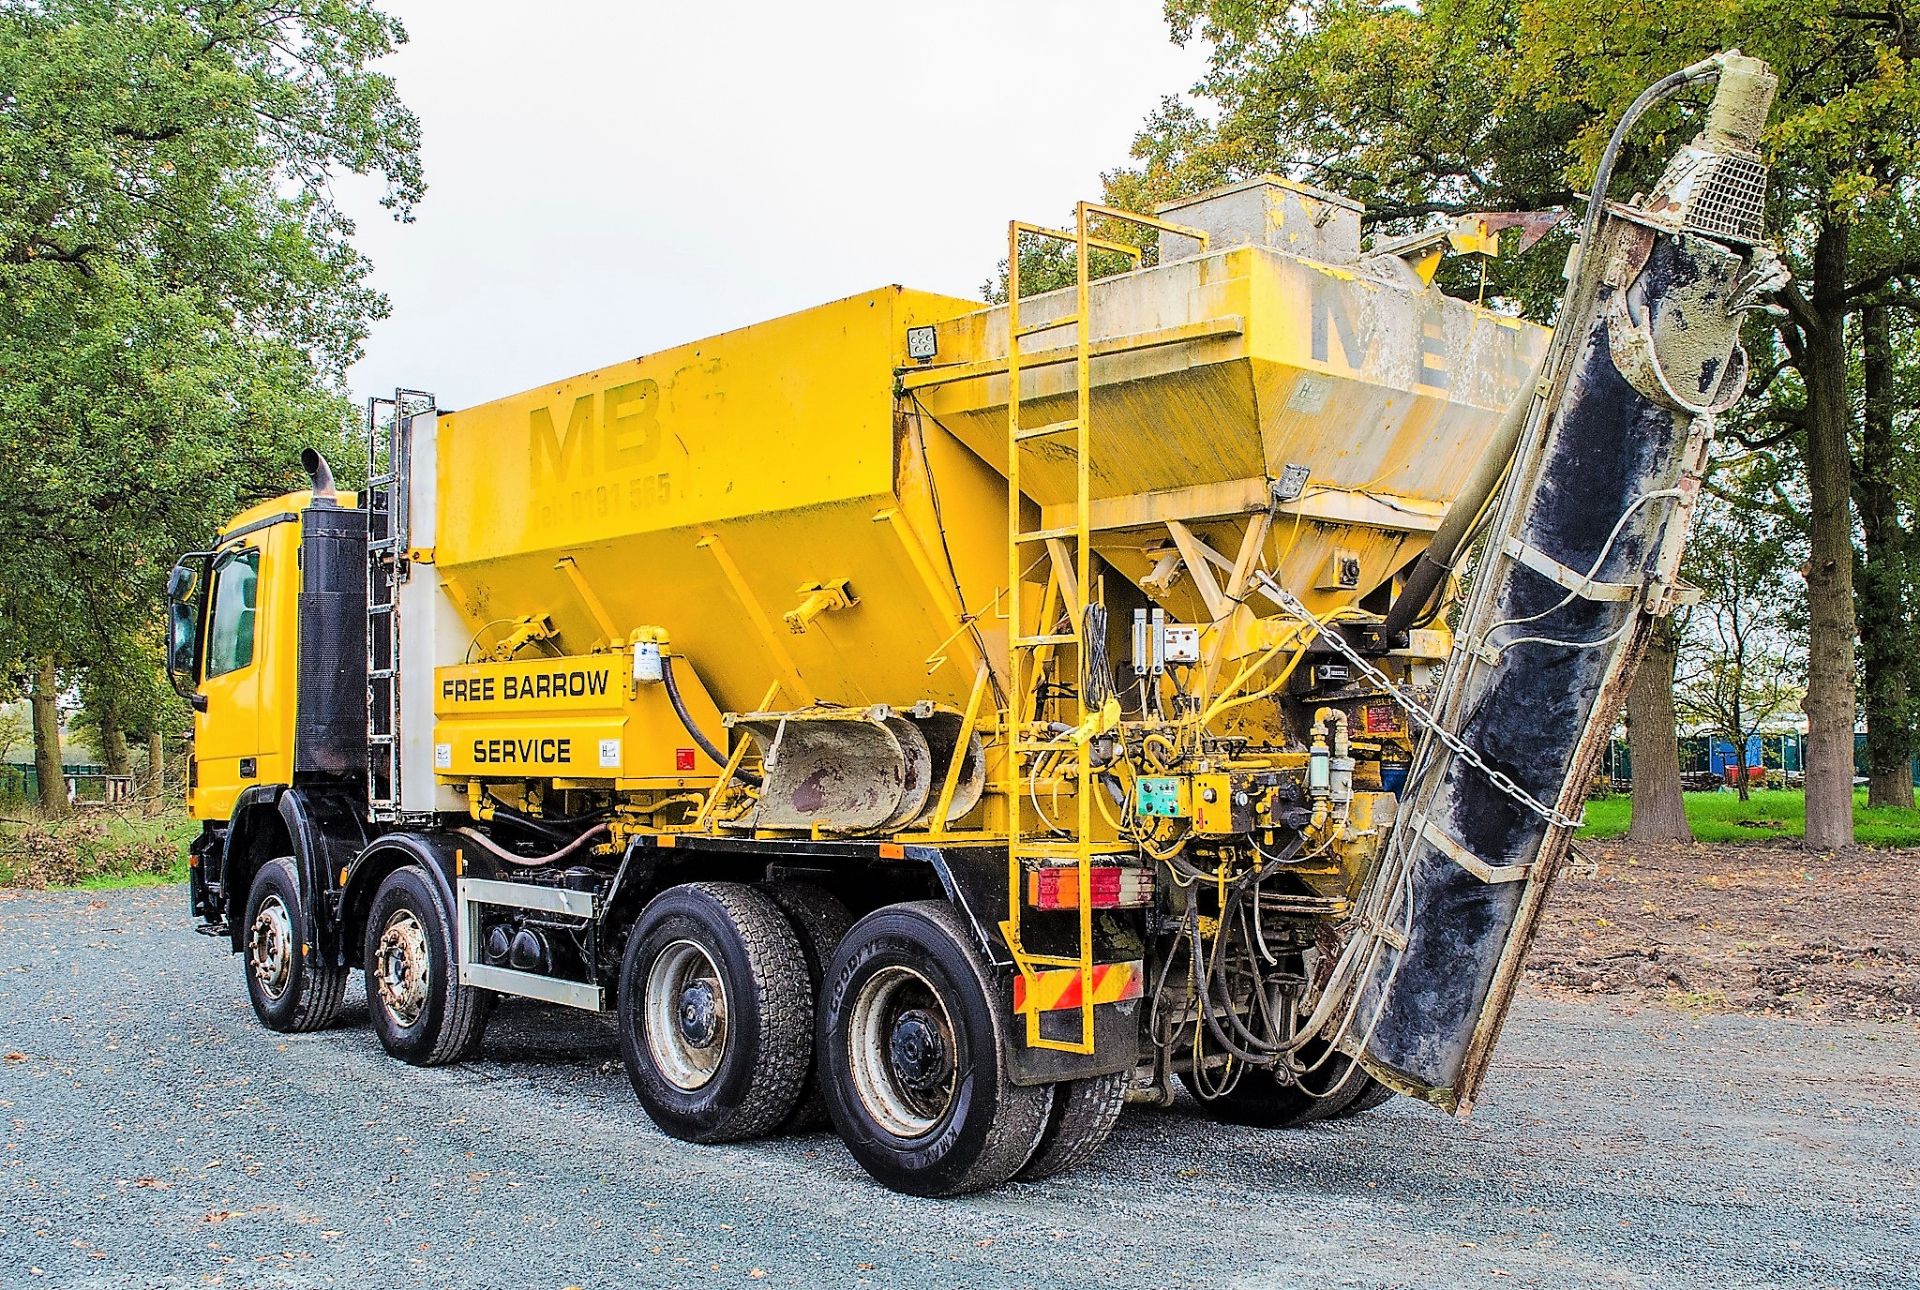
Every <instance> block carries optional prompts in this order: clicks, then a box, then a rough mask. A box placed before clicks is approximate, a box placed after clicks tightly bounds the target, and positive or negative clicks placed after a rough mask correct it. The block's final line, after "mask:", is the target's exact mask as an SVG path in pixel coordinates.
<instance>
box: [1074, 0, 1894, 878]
mask: <svg viewBox="0 0 1920 1290" xmlns="http://www.w3.org/2000/svg"><path fill="white" fill-rule="evenodd" d="M1168 15H1169V19H1170V21H1171V23H1172V26H1173V30H1174V34H1175V38H1176V39H1180V40H1185V39H1189V38H1192V37H1194V36H1196V35H1197V36H1201V37H1204V38H1205V39H1206V40H1207V41H1208V43H1209V44H1210V46H1211V47H1212V55H1211V60H1210V67H1209V71H1208V74H1207V76H1206V78H1205V79H1203V80H1202V82H1201V83H1200V85H1199V86H1198V87H1197V91H1198V93H1199V94H1200V95H1201V96H1202V97H1203V98H1206V99H1208V100H1211V102H1212V105H1213V107H1214V109H1215V111H1214V112H1213V114H1212V116H1211V119H1209V118H1208V117H1205V116H1202V115H1201V114H1199V113H1196V112H1194V111H1193V110H1191V109H1189V108H1186V107H1184V106H1182V105H1179V104H1169V105H1166V106H1163V108H1162V109H1161V110H1160V111H1159V112H1158V113H1156V114H1155V116H1154V117H1153V118H1151V119H1150V120H1149V121H1148V123H1147V127H1146V129H1145V130H1144V131H1143V133H1142V134H1141V136H1140V138H1139V139H1138V140H1137V142H1136V144H1135V147H1134V157H1135V160H1136V162H1137V163H1138V164H1137V165H1136V166H1135V167H1134V168H1132V169H1127V170H1122V171H1119V172H1116V174H1114V175H1112V176H1110V177H1109V182H1108V195H1109V198H1110V199H1111V200H1114V201H1116V202H1122V203H1124V202H1129V201H1131V202H1135V203H1140V204H1146V203H1150V202H1152V201H1154V200H1159V199H1163V198H1164V197H1166V196H1170V195H1172V194H1173V193H1175V192H1185V191H1192V190H1193V189H1194V188H1196V187H1200V186H1204V185H1205V184H1207V183H1211V182H1218V181H1220V180H1224V179H1239V178H1245V177H1249V176H1251V175H1253V174H1255V173H1258V172H1260V171H1262V170H1276V171H1280V172H1282V173H1286V174H1290V175H1292V176H1294V177H1295V178H1300V179H1306V180H1309V181H1312V182H1318V183H1323V184H1327V185H1330V186H1335V187H1339V188H1342V189H1344V190H1345V191H1347V192H1349V193H1350V194H1351V195H1353V196H1357V197H1360V198H1362V199H1364V200H1366V201H1367V202H1368V203H1369V204H1370V205H1371V206H1373V207H1374V208H1375V211H1374V218H1375V219H1376V220H1385V221H1391V220H1394V219H1396V218H1407V217H1418V216H1425V215H1431V214H1435V213H1451V212H1456V211H1467V210H1475V209H1488V210H1512V209H1525V208H1534V207H1543V206H1561V205H1565V204H1567V203H1568V202H1569V201H1571V200H1573V199H1574V197H1575V195H1576V194H1578V193H1579V191H1580V189H1581V187H1582V185H1583V184H1584V183H1585V182H1586V181H1587V180H1588V179H1589V178H1590V176H1591V175H1592V173H1593V167H1594V163H1595V161H1596V159H1597V157H1598V154H1599V152H1600V150H1601V147H1602V145H1603V144H1604V141H1605V139H1606V137H1607V135H1608V133H1609V132H1610V130H1611V129H1612V126H1613V123H1614V121H1615V120H1617V119H1618V117H1619V115H1620V112H1621V111H1622V109H1623V108H1624V107H1625V106H1626V104H1627V103H1628V101H1629V100H1631V99H1632V98H1633V97H1634V96H1635V95H1636V94H1637V93H1638V92H1639V91H1640V90H1641V89H1642V88H1644V87H1645V86H1646V85H1648V84H1649V83H1651V82H1652V81H1653V80H1655V79H1657V78H1658V77H1660V76H1663V75H1665V74H1666V73H1668V72H1671V71H1674V70H1676V69H1678V68H1680V67H1683V66H1685V65H1687V64H1689V63H1692V62H1694V61H1695V60H1697V59H1699V58H1701V57H1703V56H1705V55H1707V54H1710V53H1712V52H1713V51H1715V50H1717V49H1722V48H1727V47H1731V46H1735V45H1738V46H1739V47H1741V48H1742V49H1744V50H1745V51H1746V52H1747V53H1749V54H1754V55H1757V56H1759V57H1761V58H1764V59H1766V60H1767V61H1768V62H1769V63H1770V64H1771V65H1772V66H1773V67H1774V69H1775V71H1776V72H1777V73H1779V75H1780V78H1781V88H1780V96H1779V100H1778V104H1777V106H1776V108H1775V111H1774V116H1773V124H1772V126H1771V127H1770V130H1769V133H1768V138H1769V151H1770V161H1771V163H1772V188H1771V194H1770V206H1771V211H1770V214H1771V218H1772V225H1773V227H1774V228H1775V229H1777V230H1778V231H1779V235H1780V239H1781V242H1782V248H1783V251H1784V254H1785V256H1786V258H1787V260H1788V262H1789V264H1790V265H1791V266H1792V267H1793V269H1794V271H1795V273H1796V275H1797V279H1798V281H1797V283H1796V285H1794V286H1793V287H1791V288H1789V289H1788V290H1787V291H1786V292H1785V293H1784V294H1783V301H1784V303H1785V305H1786V306H1787V309H1788V313H1787V315H1786V316H1785V317H1783V318H1780V319H1779V320H1777V322H1776V323H1774V324H1773V325H1772V334H1771V335H1769V334H1767V330H1766V329H1767V324H1765V323H1764V322H1756V323H1753V324H1750V326H1749V330H1748V342H1749V345H1750V347H1752V348H1753V349H1754V351H1755V357H1756V368H1757V369H1758V370H1760V371H1761V372H1762V373H1763V376H1762V379H1760V380H1757V381H1756V387H1757V392H1759V393H1764V394H1767V395H1768V397H1769V398H1770V399H1771V400H1772V403H1771V404H1770V412H1771V413H1772V415H1771V416H1770V418H1769V432H1768V433H1769V435H1770V436H1772V443H1774V444H1777V443H1779V442H1781V441H1783V440H1784V439H1786V438H1788V437H1792V438H1795V439H1797V440H1798V445H1799V447H1800V450H1801V451H1800V456H1801V459H1802V460H1803V461H1804V463H1805V466H1806V474H1807V494H1808V497H1807V511H1806V519H1807V534H1808V567H1807V585H1808V600H1807V604H1808V615H1809V622H1810V627H1809V631H1810V636H1811V641H1810V648H1809V649H1808V651H1807V658H1808V660H1809V662H1808V676H1807V687H1806V698H1805V700H1804V704H1805V708H1806V712H1807V716H1808V721H1809V727H1810V729H1809V736H1808V779H1807V798H1808V801H1807V841H1808V843H1809V844H1810V845H1813V846H1818V847H1831V846H1838V845H1844V844H1846V843H1848V842H1850V841H1851V840H1852V836H1853V821H1852V768H1853V759H1852V745H1853V725H1854V713H1855V703H1854V698H1855V696H1854V666H1853V658H1854V639H1855V629H1854V593H1853V586H1852V575H1853V551H1852V536H1853V523H1852V515H1851V512H1850V508H1849V500H1850V493H1851V475H1852V459H1851V453H1850V443H1849V432H1850V430H1851V429H1852V412H1851V406H1850V398H1849V395H1850V383H1849V357H1850V354H1849V344H1848V341H1849V335H1848V323H1849V320H1850V319H1851V318H1853V317H1854V316H1855V315H1857V314H1858V313H1859V312H1860V311H1861V310H1862V309H1863V308H1864V307H1865V305H1866V303H1867V301H1868V300H1870V299H1871V298H1872V297H1873V296H1874V294H1875V293H1876V292H1878V291H1881V290H1883V289H1884V288H1886V287H1887V286H1888V285H1889V284H1890V283H1893V282H1895V281H1897V280H1899V279H1901V278H1903V277H1905V276H1908V275H1911V274H1914V273H1920V258H1916V254H1917V253H1920V247H1916V246H1915V245H1913V244H1910V243H1904V242H1902V241H1900V240H1898V239H1887V238H1881V237H1877V236H1875V237H1868V236H1863V235H1861V234H1860V231H1859V230H1860V228H1861V227H1862V225H1863V221H1866V220H1867V219H1868V217H1869V215H1870V214H1871V213H1872V212H1874V211H1875V210H1876V208H1881V209H1882V211H1883V213H1884V207H1885V206H1886V205H1887V204H1888V203H1889V202H1891V201H1894V200H1896V199H1897V198H1898V197H1900V195H1902V194H1904V193H1905V192H1906V191H1907V190H1908V188H1909V187H1910V186H1911V183H1912V181H1913V180H1914V178H1915V176H1916V174H1917V173H1920V129H1916V122H1917V121H1920V82H1915V81H1914V80H1912V79H1911V78H1910V77H1909V74H1908V64H1909V62H1910V60H1911V59H1912V57H1913V56H1914V54H1915V53H1916V42H1920V24H1915V23H1914V22H1912V21H1911V20H1910V18H1909V16H1908V14H1907V12H1906V10H1905V7H1904V5H1903V4H1894V5H1889V6H1883V7H1874V6H1857V5H1854V4H1852V3H1851V0H1792V2H1791V3H1789V2H1787V0H1673V2H1672V3H1668V4H1663V5H1660V6H1657V7H1651V8H1649V7H1640V8H1635V7H1632V6H1627V7H1622V6H1620V5H1618V4H1615V3H1612V2H1611V0H1551V2H1549V0H1432V2H1431V3H1427V4H1423V5H1421V6H1418V7H1417V8H1416V7H1413V6H1402V5H1397V4H1392V3H1387V0H1315V2H1314V3H1292V2H1289V0H1171V2H1170V3H1169V6H1168ZM1689 111H1690V109H1689V108H1688V107H1687V106H1686V105H1685V104H1684V103H1675V104H1671V105H1669V106H1667V107H1666V108H1664V109H1661V110H1659V111H1657V112H1655V113H1653V114H1651V115H1650V116H1649V118H1648V119H1647V121H1646V122H1645V123H1644V124H1643V127H1642V128H1641V130H1640V131H1639V132H1638V133H1637V134H1636V136H1635V138H1634V139H1633V140H1631V141H1630V146H1629V147H1628V149H1627V150H1626V153H1625V154H1624V155H1623V158H1622V165H1621V169H1620V179H1619V182H1618V185H1617V186H1618V188H1619V189H1620V190H1622V191H1630V190H1631V189H1632V188H1634V187H1644V186H1645V184H1646V182H1647V181H1648V180H1649V179H1650V178H1651V175H1650V173H1649V170H1648V163H1649V162H1650V161H1652V160H1653V159H1656V158H1660V157H1664V156H1665V155H1667V154H1668V153H1669V152H1670V151H1671V149H1672V146H1673V144H1674V143H1675V142H1676V136H1680V137H1684V135H1685V134H1686V133H1689V132H1690V127H1689V125H1688V123H1687V121H1686V116H1687V113H1688V112H1689ZM1887 223H1888V221H1886V220H1885V219H1884V218H1881V219H1879V220H1878V222H1877V224H1875V225H1873V226H1874V227H1879V226H1884V225H1886V224H1887ZM1543 267H1545V268H1546V269H1548V270H1549V271H1550V270H1551V269H1557V268H1558V265H1557V264H1553V263H1552V262H1551V260H1550V259H1545V260H1543V259H1542V258H1541V257H1535V258H1534V260H1533V263H1532V265H1531V266H1530V267H1527V266H1522V265H1520V264H1517V263H1516V264H1507V265H1502V266H1498V267H1497V268H1496V269H1495V271H1494V277H1493V278H1492V279H1490V283H1489V286H1490V289H1491V290H1492V291H1493V292H1494V293H1495V294H1496V295H1498V294H1499V293H1502V292H1504V293H1506V294H1507V295H1508V296H1509V297H1510V298H1511V299H1512V300H1514V301H1515V302H1516V303H1518V304H1520V305H1522V306H1523V307H1526V308H1528V309H1529V310H1530V311H1533V312H1535V314H1536V316H1538V313H1539V311H1540V310H1541V309H1543V308H1545V307H1547V304H1546V302H1547V300H1549V299H1550V298H1551V296H1552V295H1553V294H1554V292H1553V290H1552V284H1551V282H1550V281H1546V282H1543V280H1542V277H1541V273H1542V269H1543ZM1787 372H1790V373H1791V374H1792V378H1793V379H1791V380H1779V379H1778V377H1779V376H1780V374H1781V373H1787ZM1753 445H1760V446H1771V444H1769V443H1768V441H1767V437H1765V436H1763V438H1761V439H1757V440H1754V441H1753V443H1752V444H1751V445H1749V446H1753Z"/></svg>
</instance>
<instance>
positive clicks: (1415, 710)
mask: <svg viewBox="0 0 1920 1290" xmlns="http://www.w3.org/2000/svg"><path fill="white" fill-rule="evenodd" d="M1259 576H1260V579H1261V581H1262V582H1263V583H1265V585H1266V587H1267V590H1268V591H1269V592H1271V593H1272V595H1273V598H1274V599H1275V600H1276V601H1278V602H1279V605H1280V607H1281V608H1282V609H1284V610H1286V611H1287V612H1288V613H1290V614H1292V615H1293V616H1294V617H1295V618H1298V619H1299V620H1300V621H1301V622H1303V623H1306V624H1307V625H1308V626H1309V627H1312V628H1313V630H1314V631H1315V633H1317V634H1318V635H1319V637H1320V639H1322V640H1324V641H1326V642H1327V643H1328V644H1329V645H1331V646H1333V648H1334V649H1335V650H1336V651H1337V652H1338V653H1340V654H1341V655H1342V656H1344V657H1345V658H1346V660H1347V661H1348V662H1349V663H1351V664H1353V665H1354V666H1355V667H1357V668H1359V669H1360V672H1361V674H1362V675H1364V676H1365V677H1366V678H1367V679H1368V680H1369V681H1372V682H1373V683H1374V684H1375V685H1377V686H1379V687H1380V688H1381V689H1383V690H1385V691H1386V692H1387V693H1388V694H1389V695H1390V696H1392V698H1393V701H1394V702H1395V703H1397V704H1399V705H1400V706H1401V707H1402V708H1405V709H1406V711H1407V714H1408V715H1409V716H1411V717H1412V718H1413V719H1414V720H1415V721H1417V722H1418V723H1419V724H1420V725H1422V726H1424V727H1425V728H1426V729H1427V730H1428V731H1430V732H1431V733H1432V735H1433V737H1434V738H1436V739H1438V740H1439V741H1440V742H1441V743H1443V744H1445V745H1446V746H1447V748H1448V749H1449V750H1450V751H1451V752H1452V753H1453V754H1454V756H1456V757H1458V758H1460V759H1461V760H1462V761H1464V762H1466V763H1467V765H1469V766H1472V767H1474V768H1475V769H1476V770H1478V771H1479V772H1480V773H1481V774H1483V775H1485V776H1486V777H1487V781H1488V782H1489V783H1491V784H1492V785H1493V786H1494V787H1495V788H1497V789H1499V790H1500V791H1501V792H1502V793H1505V794H1506V795H1507V796H1508V797H1511V798H1512V799H1513V800H1514V801H1516V802H1518V803H1520V805H1522V806H1524V807H1526V808H1527V809H1528V810H1529V811H1532V812H1533V813H1534V814H1535V815H1537V816H1539V817H1540V818H1541V819H1543V820H1545V821H1546V822H1547V823H1549V824H1554V825H1558V826H1559V827H1561V828H1563V829H1577V828H1579V827H1580V826H1581V825H1582V824H1584V823H1586V818H1585V816H1586V812H1585V811H1582V812H1581V814H1580V816H1578V817H1574V816H1569V815H1563V814H1561V813H1560V812H1559V811H1557V810H1555V809H1554V808H1553V807H1551V806H1548V805H1547V804H1546V803H1544V802H1542V801H1540V800H1539V799H1538V798H1536V797H1534V795H1533V794H1531V793H1529V792H1527V790H1526V789H1524V788H1522V787H1520V785H1518V784H1516V783H1514V781H1513V778H1512V777H1511V776H1509V775H1508V774H1506V773H1505V772H1504V771H1501V770H1497V769H1495V768H1494V767H1492V766H1489V765H1488V764H1487V763H1486V762H1485V761H1484V760H1482V759H1481V756H1480V754H1479V753H1477V752H1475V751H1474V750H1473V749H1472V748H1470V747H1468V745H1467V742H1466V741H1465V740H1464V739H1462V738H1460V736H1458V735H1456V734H1454V733H1453V732H1452V731H1451V730H1448V729H1447V728H1446V727H1445V726H1443V725H1442V724H1441V722H1440V718H1438V717H1436V716H1435V715H1434V714H1433V713H1431V712H1429V711H1427V709H1426V708H1425V707H1423V706H1422V705H1421V703H1420V701H1419V700H1418V699H1416V698H1414V697H1413V696H1412V695H1411V694H1408V693H1407V692H1406V691H1405V690H1402V689H1401V688H1400V687H1399V686H1397V685H1395V684H1394V683H1393V680H1392V679H1391V678H1390V677H1388V676H1387V674H1386V673H1384V672H1382V671H1381V670H1380V669H1379V668H1377V667H1375V666H1374V665H1373V664H1372V663H1369V662H1368V661H1367V660H1366V659H1364V658H1362V657H1361V656H1360V653H1359V651H1358V650H1356V649H1354V648H1353V647H1352V646H1351V645H1349V644H1347V642H1346V640H1345V638H1343V637H1342V636H1341V635H1340V634H1339V633H1338V632H1336V631H1334V630H1332V629H1331V628H1329V627H1328V626H1327V625H1326V624H1325V623H1323V622H1321V621H1320V620H1319V619H1318V618H1316V617H1314V614H1313V611H1312V610H1310V609H1308V608H1307V607H1306V606H1305V605H1303V604H1301V603H1300V600H1299V598H1298V597H1296V596H1295V595H1294V594H1293V593H1292V592H1290V591H1288V590H1287V589H1286V588H1285V587H1282V586H1281V585H1280V584H1279V583H1277V582H1275V581H1274V580H1273V579H1272V577H1270V576H1268V575H1266V574H1261V575H1259Z"/></svg>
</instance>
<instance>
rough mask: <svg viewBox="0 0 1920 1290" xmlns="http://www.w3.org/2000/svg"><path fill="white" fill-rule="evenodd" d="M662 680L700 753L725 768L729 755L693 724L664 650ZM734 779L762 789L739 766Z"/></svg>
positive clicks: (753, 777) (661, 656) (734, 773)
mask: <svg viewBox="0 0 1920 1290" xmlns="http://www.w3.org/2000/svg"><path fill="white" fill-rule="evenodd" d="M660 679H661V680H662V681H665V682H666V684H667V702H668V703H671V704H672V705H673V715H674V716H676V717H678V718H680V724H681V725H682V726H684V727H686V731H687V735H688V737H689V738H691V739H692V740H693V742H695V743H696V744H699V745H700V751H701V752H703V753H705V754H706V755H707V756H708V757H711V758H712V759H713V762H714V764H715V765H717V766H725V765H726V764H727V761H728V760H729V759H728V757H727V755H726V754H725V753H723V752H721V751H720V746H719V745H718V744H716V743H714V742H713V740H711V739H709V738H707V736H706V735H705V734H704V733H702V731H701V729H700V727H698V726H696V725H694V724H693V717H692V715H691V714H690V713H688V711H687V705H686V703H685V702H684V701H683V700H682V699H681V698H680V686H679V685H678V684H677V683H676V682H675V681H674V679H673V659H672V657H671V656H670V655H668V654H667V653H666V652H665V651H664V650H663V651H661V654H660ZM733 777H734V778H735V779H737V780H739V781H740V782H741V783H742V784H747V785H750V786H751V787H753V788H758V787H760V777H759V776H758V775H755V774H752V773H751V772H748V771H744V770H741V769H740V768H739V767H738V766H736V767H734V768H733Z"/></svg>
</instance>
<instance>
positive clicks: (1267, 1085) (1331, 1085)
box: [1180, 1040, 1374, 1129]
mask: <svg viewBox="0 0 1920 1290" xmlns="http://www.w3.org/2000/svg"><path fill="white" fill-rule="evenodd" d="M1326 1053H1327V1049H1326V1045H1325V1044H1323V1043H1320V1042H1319V1041H1318V1040H1315V1041H1312V1042H1310V1043H1308V1044H1307V1045H1306V1047H1305V1048H1303V1049H1301V1051H1300V1053H1299V1054H1298V1058H1299V1061H1300V1062H1301V1064H1303V1065H1305V1066H1308V1067H1311V1068H1312V1069H1310V1070H1308V1071H1306V1072H1304V1073H1302V1074H1301V1075H1300V1077H1299V1079H1298V1081H1297V1082H1295V1083H1281V1082H1280V1080H1278V1079H1276V1078H1275V1077H1274V1074H1273V1072H1272V1071H1269V1070H1263V1069H1257V1068H1255V1069H1247V1070H1242V1071H1241V1072H1240V1077H1239V1079H1238V1080H1237V1081H1235V1083H1234V1084H1233V1085H1232V1086H1231V1087H1229V1088H1228V1089H1227V1090H1226V1091H1225V1092H1223V1093H1213V1092H1212V1090H1210V1089H1209V1088H1208V1087H1206V1085H1205V1083H1204V1082H1203V1081H1200V1080H1196V1079H1195V1078H1194V1077H1193V1075H1192V1074H1191V1073H1190V1072H1183V1073H1182V1074H1181V1076H1180V1082H1181V1083H1182V1084H1184V1085H1186V1086H1187V1092H1189V1093H1191V1094H1193V1097H1194V1100H1195V1101H1197V1102H1199V1103H1200V1107H1201V1109H1202V1110H1203V1111H1205V1112H1206V1113H1207V1114H1208V1115H1209V1116H1211V1117H1212V1118H1213V1119H1216V1120H1222V1121H1225V1122H1226V1123H1228V1124H1245V1125H1251V1126H1253V1127H1256V1128H1263V1129H1290V1128H1294V1127H1296V1126H1298V1125H1302V1124H1311V1123H1313V1122H1314V1121H1316V1120H1328V1119H1332V1118H1334V1117H1335V1116H1338V1115H1342V1114H1344V1113H1346V1112H1347V1111H1348V1110H1349V1109H1350V1108H1351V1107H1352V1106H1353V1104H1354V1103H1355V1102H1356V1101H1358V1100H1359V1099H1360V1098H1361V1096H1363V1095H1364V1094H1365V1093H1366V1092H1367V1091H1368V1086H1369V1085H1371V1084H1372V1083H1373V1082H1374V1081H1373V1077H1372V1076H1370V1075H1368V1074H1367V1073H1366V1072H1365V1071H1363V1070H1356V1069H1354V1065H1353V1059H1352V1058H1351V1057H1348V1056H1347V1055H1346V1054H1345V1053H1341V1052H1335V1053H1333V1054H1331V1055H1326ZM1323 1055H1326V1060H1325V1061H1321V1058H1322V1056H1323ZM1316 1063H1317V1064H1316ZM1349 1072H1352V1073H1351V1075H1349Z"/></svg>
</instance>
